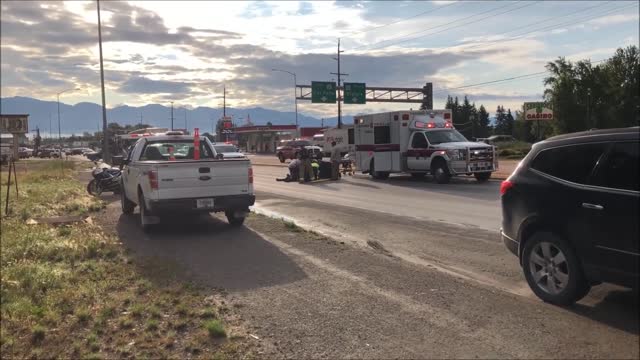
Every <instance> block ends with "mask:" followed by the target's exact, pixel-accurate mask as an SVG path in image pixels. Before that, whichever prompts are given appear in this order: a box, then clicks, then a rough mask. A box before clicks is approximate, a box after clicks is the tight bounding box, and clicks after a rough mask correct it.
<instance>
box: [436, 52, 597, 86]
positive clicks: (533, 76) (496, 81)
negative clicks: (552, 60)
mask: <svg viewBox="0 0 640 360" xmlns="http://www.w3.org/2000/svg"><path fill="white" fill-rule="evenodd" d="M607 60H608V59H602V60H598V61H592V62H591V64H597V63H600V62H603V61H607ZM547 72H548V71H540V72H535V73H530V74H524V75H519V76H512V77H508V78H504V79H497V80H490V81H485V82H480V83H476V84H469V85H462V86H457V87H452V88H443V89H439V90H437V91H434V94H440V93H445V92H448V91H451V90H460V89H466V88H470V87H476V86H482V85H490V84H495V83H499V82H507V81H514V80H519V79H523V78H527V77H531V78H535V77H536V76H541V75H545V74H547Z"/></svg>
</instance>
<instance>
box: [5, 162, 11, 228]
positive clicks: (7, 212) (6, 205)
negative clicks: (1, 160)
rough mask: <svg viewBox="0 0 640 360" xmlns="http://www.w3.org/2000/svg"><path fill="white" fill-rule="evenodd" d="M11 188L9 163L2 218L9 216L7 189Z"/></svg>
mask: <svg viewBox="0 0 640 360" xmlns="http://www.w3.org/2000/svg"><path fill="white" fill-rule="evenodd" d="M10 187H11V163H9V176H8V178H7V198H6V199H5V206H4V216H9V188H10Z"/></svg>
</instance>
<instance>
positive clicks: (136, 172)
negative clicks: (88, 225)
mask: <svg viewBox="0 0 640 360" xmlns="http://www.w3.org/2000/svg"><path fill="white" fill-rule="evenodd" d="M181 134H182V133H181V132H167V134H166V135H155V136H149V137H143V138H141V139H140V140H138V141H137V142H136V144H135V145H134V147H133V148H132V149H131V151H130V152H129V154H128V158H127V159H126V160H125V159H123V157H122V156H114V157H113V164H114V165H123V166H124V168H123V170H122V192H121V194H122V195H121V196H122V199H121V203H122V212H123V213H124V214H131V213H133V210H134V208H135V207H136V206H138V207H139V208H140V218H141V223H142V227H143V230H145V231H147V230H149V229H150V226H152V225H153V224H155V223H158V222H159V221H160V219H159V217H158V216H159V215H162V214H176V213H185V212H218V211H224V213H225V215H226V217H227V220H228V221H229V223H230V224H231V225H233V226H240V225H242V224H243V223H244V219H245V217H246V215H247V213H248V212H249V206H251V205H253V204H254V202H255V196H254V194H253V170H252V168H251V163H250V161H249V159H248V158H246V157H243V158H229V159H225V158H224V156H222V155H221V154H220V156H219V154H218V152H216V150H215V148H214V146H213V144H212V143H211V142H210V141H209V139H207V137H205V136H201V137H200V139H199V145H198V149H199V153H200V159H199V160H195V156H194V155H195V149H196V145H195V143H194V138H193V136H188V135H181Z"/></svg>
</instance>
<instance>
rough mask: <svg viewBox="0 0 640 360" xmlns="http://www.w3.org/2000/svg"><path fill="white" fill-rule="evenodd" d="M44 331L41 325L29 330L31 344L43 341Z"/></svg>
mask: <svg viewBox="0 0 640 360" xmlns="http://www.w3.org/2000/svg"><path fill="white" fill-rule="evenodd" d="M46 331H47V329H45V328H44V327H43V326H41V325H36V326H34V327H33V329H31V339H32V340H33V342H35V343H39V342H41V341H42V340H44V336H45V333H46Z"/></svg>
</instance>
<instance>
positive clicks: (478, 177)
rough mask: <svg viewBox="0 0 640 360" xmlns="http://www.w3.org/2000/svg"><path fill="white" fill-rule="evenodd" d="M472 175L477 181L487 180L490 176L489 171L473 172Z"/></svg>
mask: <svg viewBox="0 0 640 360" xmlns="http://www.w3.org/2000/svg"><path fill="white" fill-rule="evenodd" d="M473 176H475V178H476V180H478V182H481V183H483V182H485V181H487V180H489V178H491V173H490V172H481V173H474V174H473Z"/></svg>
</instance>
